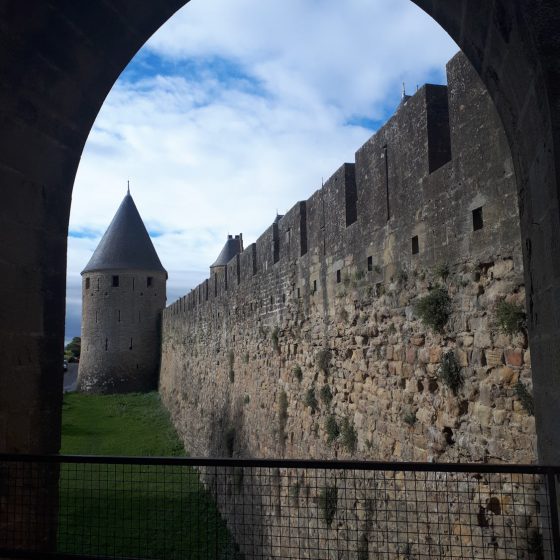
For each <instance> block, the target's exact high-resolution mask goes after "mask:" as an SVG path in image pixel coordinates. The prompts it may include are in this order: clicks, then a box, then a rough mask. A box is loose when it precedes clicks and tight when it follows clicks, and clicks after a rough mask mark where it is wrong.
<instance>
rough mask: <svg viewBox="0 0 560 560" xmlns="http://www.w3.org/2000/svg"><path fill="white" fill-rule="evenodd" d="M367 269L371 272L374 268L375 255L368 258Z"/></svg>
mask: <svg viewBox="0 0 560 560" xmlns="http://www.w3.org/2000/svg"><path fill="white" fill-rule="evenodd" d="M367 269H368V272H371V271H372V270H373V257H368V258H367Z"/></svg>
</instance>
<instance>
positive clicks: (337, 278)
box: [336, 269, 341, 284]
mask: <svg viewBox="0 0 560 560" xmlns="http://www.w3.org/2000/svg"><path fill="white" fill-rule="evenodd" d="M340 280H341V274H340V269H339V270H337V271H336V283H337V284H340Z"/></svg>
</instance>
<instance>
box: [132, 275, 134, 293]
mask: <svg viewBox="0 0 560 560" xmlns="http://www.w3.org/2000/svg"><path fill="white" fill-rule="evenodd" d="M132 291H134V278H133V279H132Z"/></svg>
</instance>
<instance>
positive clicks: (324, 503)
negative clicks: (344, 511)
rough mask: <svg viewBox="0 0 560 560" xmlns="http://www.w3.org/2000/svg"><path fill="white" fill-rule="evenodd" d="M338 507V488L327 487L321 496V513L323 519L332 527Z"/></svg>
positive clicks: (334, 486) (333, 486)
mask: <svg viewBox="0 0 560 560" xmlns="http://www.w3.org/2000/svg"><path fill="white" fill-rule="evenodd" d="M337 507H338V488H337V487H336V484H334V485H332V486H327V487H326V488H323V489H322V490H321V493H320V494H319V511H320V513H321V518H322V519H323V521H324V522H325V523H326V525H327V527H330V526H331V524H332V522H333V520H334V517H335V515H336V509H337Z"/></svg>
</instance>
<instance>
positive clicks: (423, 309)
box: [414, 286, 451, 332]
mask: <svg viewBox="0 0 560 560" xmlns="http://www.w3.org/2000/svg"><path fill="white" fill-rule="evenodd" d="M414 312H415V313H416V315H418V317H419V318H420V320H421V321H422V323H424V325H426V326H427V327H430V328H432V329H433V330H434V331H436V332H442V331H443V328H444V327H445V325H446V324H447V321H448V320H449V316H450V315H451V298H450V297H449V294H448V293H447V290H445V289H444V288H442V287H439V286H438V287H437V288H434V289H433V290H432V291H431V292H430V293H429V294H428V295H427V296H424V297H422V298H420V299H419V300H418V301H417V302H416V304H415V306H414Z"/></svg>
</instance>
